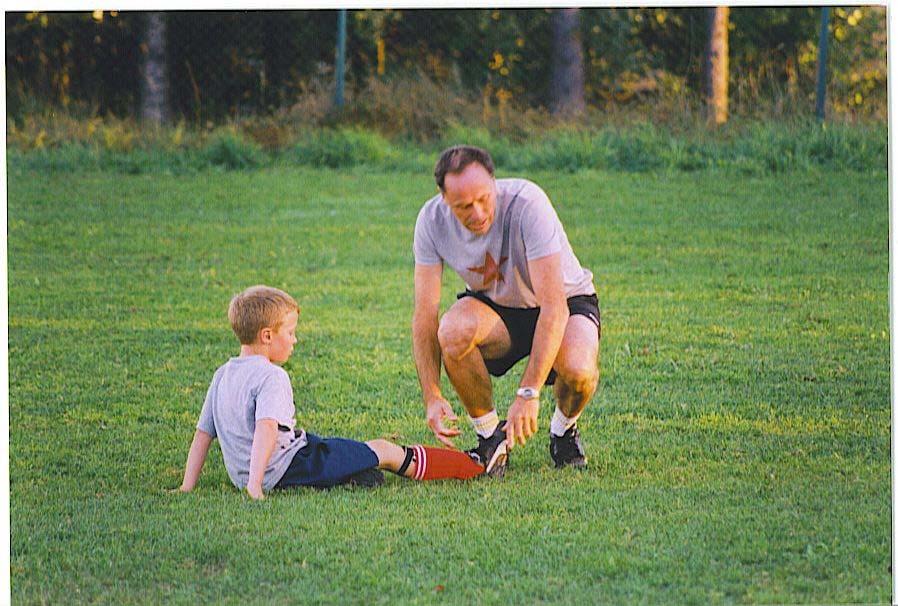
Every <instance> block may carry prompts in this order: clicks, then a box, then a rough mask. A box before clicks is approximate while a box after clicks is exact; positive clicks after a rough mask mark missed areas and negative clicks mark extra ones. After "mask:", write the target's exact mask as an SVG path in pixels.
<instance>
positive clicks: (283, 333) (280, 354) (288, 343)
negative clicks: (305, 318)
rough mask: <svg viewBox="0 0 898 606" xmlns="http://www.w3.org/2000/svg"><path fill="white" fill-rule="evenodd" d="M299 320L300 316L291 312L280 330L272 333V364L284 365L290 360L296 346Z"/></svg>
mask: <svg viewBox="0 0 898 606" xmlns="http://www.w3.org/2000/svg"><path fill="white" fill-rule="evenodd" d="M298 320H299V314H298V313H296V312H295V311H291V312H289V313H288V314H287V315H286V316H285V317H284V321H283V322H282V323H281V326H280V328H278V329H277V331H272V332H271V342H270V343H269V348H268V358H269V359H270V360H271V361H272V362H277V363H279V364H283V363H284V362H286V361H287V360H289V359H290V354H292V353H293V346H294V345H295V344H296V323H297V321H298Z"/></svg>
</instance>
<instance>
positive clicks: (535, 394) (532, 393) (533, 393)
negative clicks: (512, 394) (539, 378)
mask: <svg viewBox="0 0 898 606" xmlns="http://www.w3.org/2000/svg"><path fill="white" fill-rule="evenodd" d="M518 397H519V398H524V399H525V400H539V389H537V388H536V387H521V388H519V389H518Z"/></svg>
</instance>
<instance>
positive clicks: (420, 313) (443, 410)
mask: <svg viewBox="0 0 898 606" xmlns="http://www.w3.org/2000/svg"><path fill="white" fill-rule="evenodd" d="M442 278H443V266H442V265H421V264H416V265H415V312H414V316H413V318H412V350H413V353H414V357H415V368H416V369H417V370H418V381H419V382H420V384H421V395H422V397H423V398H424V405H425V407H426V415H427V424H428V425H429V426H430V428H431V430H433V433H434V435H435V436H436V437H437V439H438V440H439V441H440V442H442V443H443V444H445V445H447V446H450V447H453V446H454V444H453V443H452V440H451V438H452V437H454V436H457V435H459V431H458V430H457V429H452V428H448V427H446V426H445V425H444V424H443V419H444V418H448V419H452V420H455V418H456V417H455V414H454V413H453V412H452V407H451V406H450V405H449V403H448V402H447V401H446V399H445V398H444V397H443V392H442V389H441V388H440V364H441V359H440V342H439V340H438V338H437V331H438V330H439V326H440V290H441V281H442Z"/></svg>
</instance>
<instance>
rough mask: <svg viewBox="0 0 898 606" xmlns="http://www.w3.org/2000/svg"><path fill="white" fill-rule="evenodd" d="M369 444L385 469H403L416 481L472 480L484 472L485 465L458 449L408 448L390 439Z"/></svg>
mask: <svg viewBox="0 0 898 606" xmlns="http://www.w3.org/2000/svg"><path fill="white" fill-rule="evenodd" d="M366 444H367V445H368V447H369V448H371V450H373V451H374V454H376V455H377V458H378V460H379V461H380V465H379V467H380V468H381V469H386V470H388V471H392V472H393V473H399V472H400V471H401V472H402V473H401V475H403V476H404V477H406V478H411V479H413V480H443V479H447V478H455V479H458V480H468V479H470V478H474V477H476V476H479V475H480V474H482V473H483V466H482V465H478V464H477V463H475V462H474V461H472V460H471V457H469V456H468V455H467V454H466V453H464V452H460V451H458V450H449V449H448V448H432V447H430V446H421V445H419V444H416V445H414V446H409V447H407V448H404V447H402V446H399V445H398V444H393V443H392V442H388V441H387V440H371V441H370V442H366ZM409 455H411V457H410V458H409Z"/></svg>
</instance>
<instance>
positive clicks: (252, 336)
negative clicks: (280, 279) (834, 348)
mask: <svg viewBox="0 0 898 606" xmlns="http://www.w3.org/2000/svg"><path fill="white" fill-rule="evenodd" d="M291 311H295V312H299V305H297V304H296V301H295V300H294V299H293V297H291V296H290V295H288V294H287V293H285V292H284V291H283V290H280V289H279V288H273V287H271V286H264V285H262V284H260V285H258V286H250V287H249V288H247V289H246V290H244V291H243V292H241V293H240V294H238V295H235V296H234V298H233V299H231V304H230V305H228V320H230V321H231V328H233V329H234V334H235V335H237V338H238V339H240V343H242V344H243V345H251V344H253V343H255V342H256V337H258V336H259V331H260V330H262V329H263V328H271V329H272V330H274V331H277V329H278V328H280V327H281V324H283V323H284V318H286V317H287V314H289V313H290V312H291Z"/></svg>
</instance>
